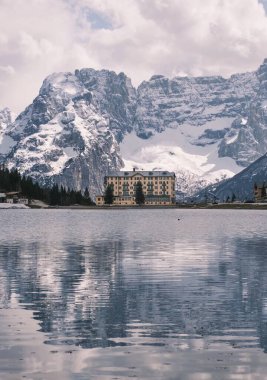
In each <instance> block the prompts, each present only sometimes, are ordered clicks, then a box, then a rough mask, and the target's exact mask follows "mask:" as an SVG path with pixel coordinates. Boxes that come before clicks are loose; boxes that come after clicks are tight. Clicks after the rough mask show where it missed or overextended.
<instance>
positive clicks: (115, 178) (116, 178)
mask: <svg viewBox="0 0 267 380" xmlns="http://www.w3.org/2000/svg"><path fill="white" fill-rule="evenodd" d="M166 178H167V180H168V179H170V177H128V178H125V177H107V179H108V180H111V181H117V180H119V181H128V180H129V181H142V180H143V181H153V180H154V181H158V180H166Z"/></svg>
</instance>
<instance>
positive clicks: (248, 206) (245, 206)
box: [29, 203, 267, 210]
mask: <svg viewBox="0 0 267 380" xmlns="http://www.w3.org/2000/svg"><path fill="white" fill-rule="evenodd" d="M29 208H30V209H38V210H40V209H43V210H176V209H179V210H181V209H188V210H201V209H203V210H267V203H236V204H235V203H232V204H227V203H222V204H214V205H213V204H208V205H203V204H199V205H183V204H180V205H173V206H156V205H152V206H127V205H125V206H78V205H77V206H47V207H38V206H33V207H32V206H29Z"/></svg>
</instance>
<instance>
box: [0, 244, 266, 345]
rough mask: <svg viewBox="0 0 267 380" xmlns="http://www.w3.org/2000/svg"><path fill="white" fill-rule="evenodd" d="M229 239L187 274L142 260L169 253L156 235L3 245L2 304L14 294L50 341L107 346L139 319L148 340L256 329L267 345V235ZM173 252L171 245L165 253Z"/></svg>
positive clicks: (0, 256)
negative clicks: (228, 244)
mask: <svg viewBox="0 0 267 380" xmlns="http://www.w3.org/2000/svg"><path fill="white" fill-rule="evenodd" d="M232 243H233V249H232V252H231V254H230V255H229V253H228V255H225V254H224V251H222V252H221V253H219V254H218V255H217V256H216V259H214V260H213V261H210V262H209V263H208V267H207V268H205V271H200V270H198V268H193V270H192V271H191V272H190V273H189V272H188V273H187V275H185V276H182V275H181V274H177V275H176V268H172V269H171V270H170V273H171V276H168V275H167V274H166V273H167V272H166V273H165V272H164V269H161V268H157V269H155V268H153V267H149V265H148V266H146V265H145V264H147V262H149V260H150V256H149V255H151V247H153V249H154V251H153V259H151V261H153V260H154V261H155V258H158V257H160V256H161V255H163V254H164V253H162V252H161V251H160V247H159V248H157V247H155V246H154V245H153V242H152V241H147V242H146V243H145V244H144V242H142V241H138V240H135V241H127V240H126V239H125V240H123V239H122V238H120V239H118V238H114V239H112V238H110V239H106V240H103V241H92V240H91V242H90V244H88V245H85V244H73V243H68V242H67V241H65V242H64V243H63V244H62V245H61V246H60V247H55V248H51V246H49V245H47V246H45V245H41V244H38V243H35V244H31V245H27V246H25V245H23V244H16V245H13V246H12V245H11V246H0V274H1V277H2V281H1V285H0V294H1V304H2V305H4V306H5V307H7V306H8V302H9V300H10V297H11V295H12V293H13V294H14V293H15V294H17V296H18V298H19V300H20V302H21V303H22V304H23V307H26V308H29V309H32V310H34V316H35V318H36V319H38V320H39V321H40V325H41V329H42V330H43V331H44V332H46V333H48V337H49V340H48V341H49V342H51V343H57V344H60V343H68V342H69V343H75V344H79V345H81V346H83V347H96V346H108V345H112V344H115V343H114V342H113V339H114V338H118V337H120V338H124V337H129V336H131V334H132V333H133V330H131V329H130V328H129V325H130V324H132V325H134V324H135V323H137V324H138V321H140V323H141V325H142V324H147V326H148V327H144V326H146V325H143V327H142V328H141V330H142V331H139V332H138V334H139V336H142V337H143V338H144V339H145V338H147V337H150V338H153V337H156V338H164V337H169V336H170V334H172V336H175V334H176V336H177V334H183V333H188V334H200V335H209V336H213V335H216V336H225V335H227V330H231V329H232V330H238V329H243V330H245V329H248V328H250V329H251V328H257V329H258V331H259V333H258V334H259V336H260V344H261V346H262V347H263V348H264V350H267V282H266V281H265V278H266V272H267V263H266V260H267V256H266V255H265V254H264V252H265V251H266V252H267V250H266V248H267V241H266V240H259V239H253V240H241V239H236V240H233V242H231V244H232ZM170 250H171V248H170ZM171 253H172V254H173V253H174V251H173V252H171ZM200 255H201V253H200ZM170 257H171V255H170V252H167V253H166V254H165V260H166V261H168V260H173V258H172V259H170ZM174 265H175V261H169V262H168V265H166V268H169V267H172V266H174ZM176 265H177V264H176ZM144 268H146V269H144ZM177 269H178V268H177ZM188 270H189V269H188ZM157 271H158V272H157ZM230 340H231V339H230V337H229V341H230ZM244 344H245V343H244ZM189 345H190V343H189Z"/></svg>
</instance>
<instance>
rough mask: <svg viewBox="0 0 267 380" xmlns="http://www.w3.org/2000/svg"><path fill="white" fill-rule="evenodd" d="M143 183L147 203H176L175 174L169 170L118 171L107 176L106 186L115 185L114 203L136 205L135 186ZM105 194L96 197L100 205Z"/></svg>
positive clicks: (102, 203)
mask: <svg viewBox="0 0 267 380" xmlns="http://www.w3.org/2000/svg"><path fill="white" fill-rule="evenodd" d="M137 182H141V183H142V188H143V193H144V196H145V205H172V204H175V174H174V173H172V172H167V171H139V170H138V171H137V170H133V171H118V172H114V173H111V174H110V175H108V176H106V177H105V181H104V186H105V188H106V187H107V186H108V185H112V186H113V192H114V201H113V204H114V205H136V202H135V187H136V184H137ZM104 203H105V201H104V196H103V195H101V196H97V197H96V204H97V205H98V206H101V205H104Z"/></svg>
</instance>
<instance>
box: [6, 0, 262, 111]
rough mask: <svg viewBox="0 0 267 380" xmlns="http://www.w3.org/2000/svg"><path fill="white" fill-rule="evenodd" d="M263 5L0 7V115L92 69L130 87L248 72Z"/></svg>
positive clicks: (81, 1)
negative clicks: (123, 79) (54, 76)
mask: <svg viewBox="0 0 267 380" xmlns="http://www.w3.org/2000/svg"><path fill="white" fill-rule="evenodd" d="M266 11H267V0H119V1H118V0H0V108H2V107H9V108H10V109H11V110H12V111H14V112H16V113H19V112H21V111H23V109H24V108H25V107H26V106H27V105H29V104H30V103H31V102H32V100H33V99H34V98H35V97H36V96H37V95H38V91H39V89H40V86H41V84H42V82H43V80H44V78H45V77H46V76H47V75H49V74H51V73H53V72H60V71H74V70H75V69H76V68H83V67H92V68H95V69H103V68H105V69H110V70H114V71H115V72H117V73H119V72H122V71H123V72H124V73H125V74H126V75H127V76H129V77H130V78H131V79H132V82H133V84H134V85H135V86H137V85H138V84H139V83H140V82H141V81H143V80H148V79H149V78H150V77H151V76H152V75H154V74H162V75H166V76H167V77H170V78H171V77H174V76H177V75H182V76H184V75H190V76H200V75H222V76H226V77H227V76H229V75H231V74H233V73H236V72H245V71H252V70H256V69H257V68H258V66H259V65H260V64H261V63H262V61H263V59H264V58H265V57H267V51H266V50H267V13H266Z"/></svg>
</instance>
